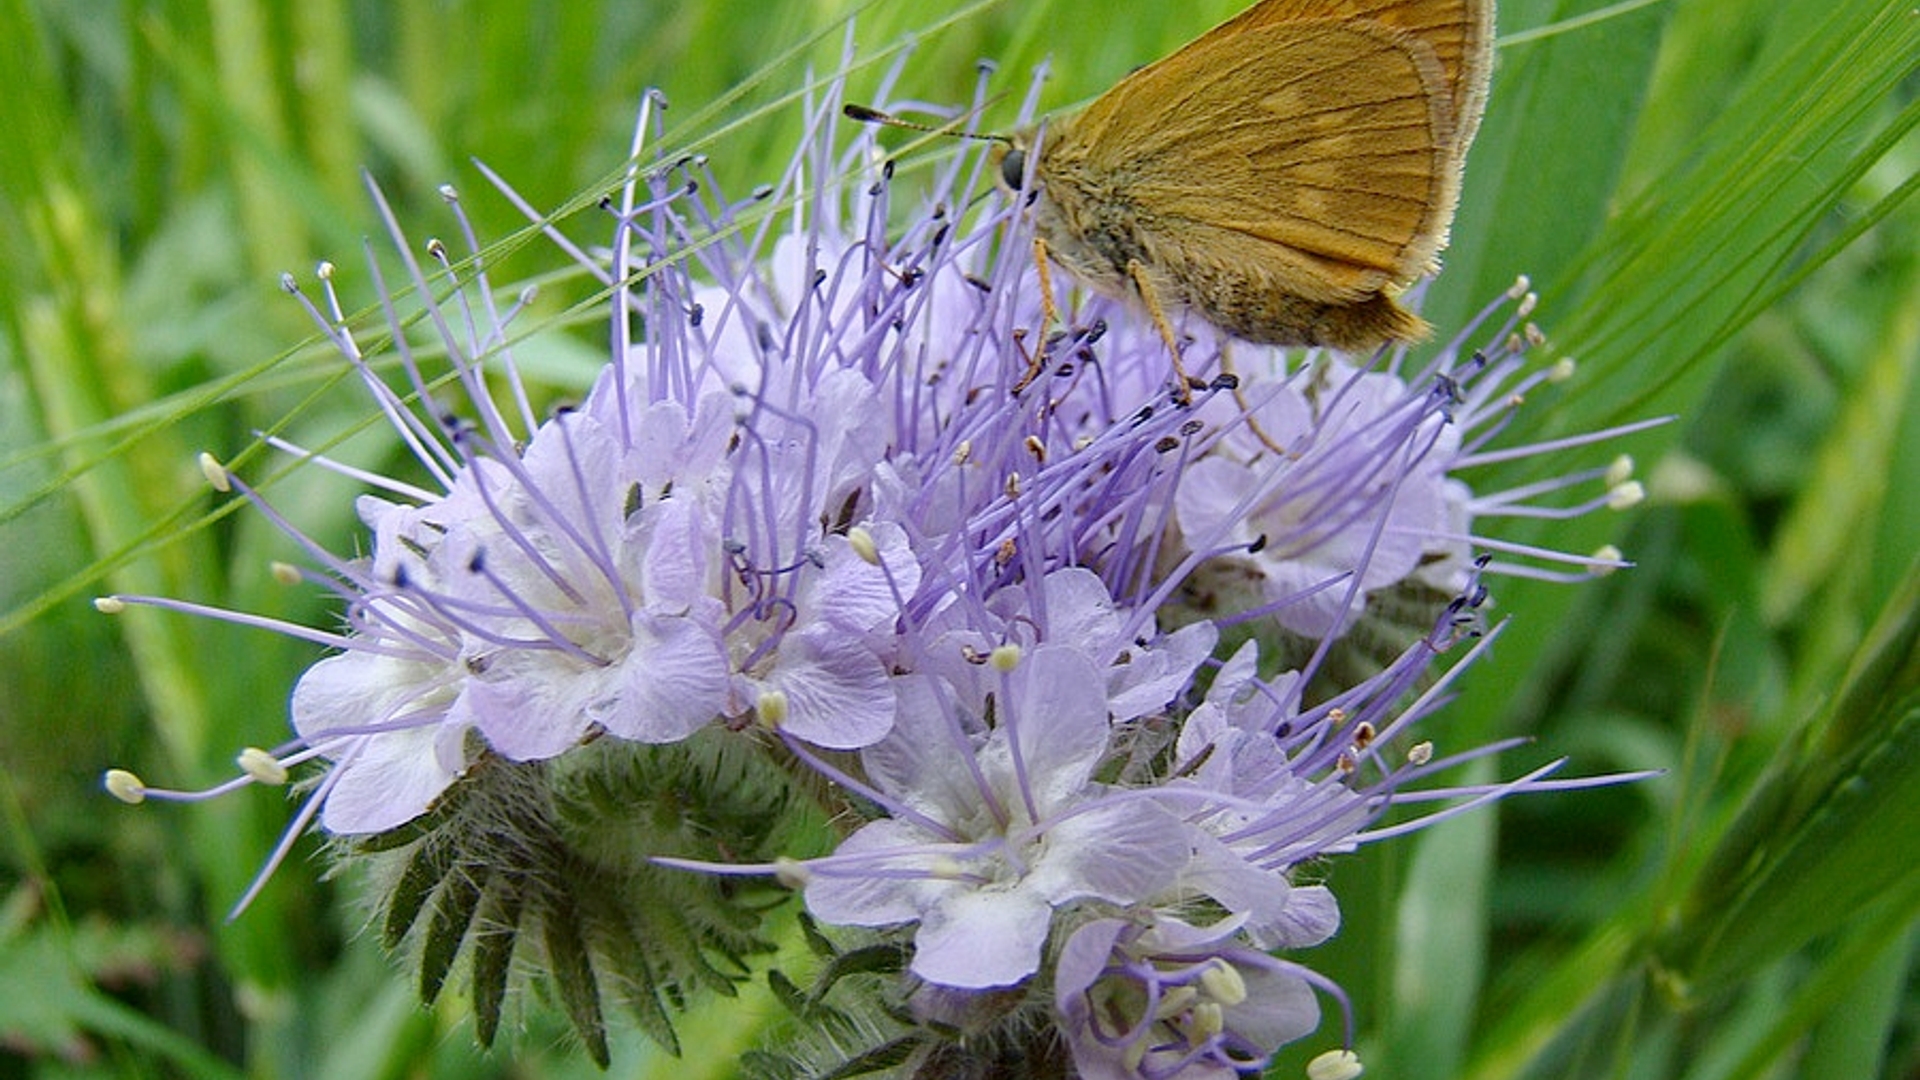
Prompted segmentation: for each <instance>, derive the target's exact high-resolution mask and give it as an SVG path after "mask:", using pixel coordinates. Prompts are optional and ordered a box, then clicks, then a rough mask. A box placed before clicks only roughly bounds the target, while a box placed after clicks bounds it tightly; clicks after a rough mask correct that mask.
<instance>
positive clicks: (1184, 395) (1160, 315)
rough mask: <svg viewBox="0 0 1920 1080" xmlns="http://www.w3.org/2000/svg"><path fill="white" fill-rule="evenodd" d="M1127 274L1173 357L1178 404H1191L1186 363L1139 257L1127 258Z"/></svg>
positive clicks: (1191, 395) (1191, 398) (1191, 384)
mask: <svg viewBox="0 0 1920 1080" xmlns="http://www.w3.org/2000/svg"><path fill="white" fill-rule="evenodd" d="M1127 276H1128V277H1130V278H1132V279H1133V287H1134V288H1135V289H1136V290H1138V291H1139V293H1140V299H1141V300H1142V301H1143V302H1144V303H1145V304H1146V305H1147V314H1148V315H1151V316H1152V317H1153V325H1154V327H1155V328H1156V329H1158V330H1159V331H1160V340H1161V341H1164V342H1166V345H1167V355H1168V356H1170V357H1172V358H1173V381H1174V393H1175V394H1177V395H1178V396H1179V398H1180V404H1182V405H1187V404H1191V403H1192V401H1193V382H1192V380H1191V379H1189V378H1188V377H1187V368H1186V365H1184V364H1182V363H1181V362H1180V343H1179V342H1177V341H1175V340H1174V336H1173V324H1172V323H1170V322H1168V321H1167V313H1166V310H1165V309H1163V308H1162V307H1161V306H1160V296H1159V294H1158V293H1156V292H1154V289H1153V286H1152V285H1151V284H1148V282H1147V268H1146V266H1144V265H1143V264H1142V263H1141V262H1140V260H1139V259H1128V260H1127Z"/></svg>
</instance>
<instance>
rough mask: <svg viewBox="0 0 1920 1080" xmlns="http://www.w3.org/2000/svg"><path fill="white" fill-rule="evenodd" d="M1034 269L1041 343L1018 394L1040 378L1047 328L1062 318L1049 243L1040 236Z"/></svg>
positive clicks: (1030, 359) (1015, 387) (1017, 387)
mask: <svg viewBox="0 0 1920 1080" xmlns="http://www.w3.org/2000/svg"><path fill="white" fill-rule="evenodd" d="M1033 268H1034V270H1035V271H1036V272H1037V273H1038V274H1039V277H1040V334H1039V338H1040V341H1039V344H1038V345H1037V346H1036V347H1035V348H1034V350H1033V352H1032V353H1031V354H1030V355H1028V357H1027V371H1026V374H1024V375H1022V376H1020V381H1019V382H1017V383H1014V384H1013V392H1014V393H1016V394H1018V393H1019V392H1020V391H1022V390H1025V389H1026V388H1027V387H1028V386H1031V385H1032V384H1033V380H1035V379H1037V378H1039V377H1040V370H1041V369H1042V368H1043V367H1045V366H1046V363H1047V328H1048V327H1050V326H1052V325H1053V323H1054V320H1055V319H1058V318H1059V317H1060V308H1059V307H1058V306H1057V305H1056V304H1054V302H1053V270H1052V269H1051V268H1049V267H1048V266H1047V242H1046V241H1045V240H1043V239H1041V238H1040V237H1038V236H1036V237H1034V238H1033Z"/></svg>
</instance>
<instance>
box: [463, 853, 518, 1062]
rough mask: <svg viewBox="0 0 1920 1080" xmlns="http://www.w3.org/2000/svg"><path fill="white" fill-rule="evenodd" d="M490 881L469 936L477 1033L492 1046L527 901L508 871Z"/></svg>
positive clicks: (475, 1036)
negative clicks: (524, 902) (523, 898)
mask: <svg viewBox="0 0 1920 1080" xmlns="http://www.w3.org/2000/svg"><path fill="white" fill-rule="evenodd" d="M487 884H488V888H487V889H486V891H485V892H484V893H482V894H481V897H480V910H479V911H478V913H477V914H476V915H475V917H474V924H475V925H474V929H473V932H472V934H471V935H469V936H470V938H471V939H472V942H473V960H472V967H471V978H472V980H473V986H472V989H471V994H472V996H473V1033H474V1038H475V1039H476V1040H478V1041H479V1043H480V1045H481V1046H488V1047H490V1046H492V1045H493V1037H494V1035H495V1034H496V1033H497V1032H498V1031H499V1030H500V1012H501V1010H502V1009H503V1008H504V1007H505V1005H506V1000H507V980H508V976H509V975H510V974H511V973H512V970H513V945H514V942H515V941H517V940H519V937H520V933H519V927H520V916H521V913H522V911H523V910H524V904H523V901H522V897H521V893H520V887H519V885H518V884H517V883H515V882H514V881H512V880H511V879H510V878H509V877H508V876H507V875H505V874H496V875H494V876H493V877H492V878H491V879H490V880H489V881H488V883H487Z"/></svg>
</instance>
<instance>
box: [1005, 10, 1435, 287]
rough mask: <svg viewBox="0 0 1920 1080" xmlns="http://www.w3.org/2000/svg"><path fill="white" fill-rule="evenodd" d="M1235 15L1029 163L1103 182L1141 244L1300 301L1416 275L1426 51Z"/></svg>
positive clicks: (1424, 263) (1398, 39)
mask: <svg viewBox="0 0 1920 1080" xmlns="http://www.w3.org/2000/svg"><path fill="white" fill-rule="evenodd" d="M1270 2H1278V0H1270ZM1265 6H1266V5H1262V6H1261V7H1256V8H1254V9H1252V11H1251V12H1250V13H1249V14H1252V13H1254V12H1260V11H1262V10H1263V8H1264V7H1265ZM1246 20H1247V16H1245V15H1243V16H1242V17H1241V18H1240V19H1237V20H1235V21H1234V22H1231V23H1228V24H1226V25H1225V26H1223V27H1221V28H1218V29H1216V30H1214V31H1213V32H1211V33H1209V34H1207V35H1205V36H1204V37H1202V38H1200V39H1199V40H1197V41H1195V42H1194V43H1192V44H1191V45H1188V46H1187V47H1186V48H1184V49H1182V50H1180V51H1179V52H1177V53H1175V54H1173V55H1172V56H1170V57H1168V58H1166V59H1165V60H1161V61H1159V62H1157V63H1155V64H1152V65H1149V66H1148V67H1146V68H1142V69H1141V70H1139V71H1136V72H1134V73H1133V74H1132V75H1130V76H1128V77H1127V78H1126V79H1124V80H1122V81H1121V82H1120V83H1119V84H1118V85H1116V86H1115V87H1114V88H1113V89H1112V90H1110V91H1108V92H1107V93H1106V94H1104V95H1102V96H1101V97H1100V98H1099V99H1098V100H1096V101H1094V102H1093V103H1092V104H1091V105H1089V106H1088V107H1087V109H1086V110H1085V111H1084V112H1082V113H1081V114H1079V115H1078V116H1075V117H1072V118H1070V119H1069V120H1068V121H1067V122H1065V123H1064V124H1060V125H1058V126H1056V127H1055V128H1052V129H1049V131H1048V133H1047V134H1046V136H1045V139H1046V140H1047V142H1046V144H1045V145H1043V147H1042V153H1043V164H1044V163H1045V160H1046V159H1047V158H1052V157H1055V156H1056V155H1057V156H1058V157H1059V158H1060V159H1061V160H1063V161H1075V162H1082V163H1083V166H1082V170H1081V171H1083V173H1084V174H1085V175H1090V176H1099V177H1107V178H1112V180H1113V182H1114V183H1115V184H1116V185H1117V186H1119V187H1121V188H1123V189H1124V190H1125V192H1126V201H1127V202H1128V204H1129V205H1130V206H1132V207H1134V208H1135V210H1136V212H1137V213H1138V214H1139V218H1138V221H1137V227H1138V229H1139V230H1140V231H1141V233H1142V234H1144V235H1143V238H1144V239H1146V240H1148V241H1149V242H1150V243H1152V244H1154V245H1155V246H1164V245H1167V244H1172V245H1175V246H1179V247H1183V248H1196V247H1199V248H1204V249H1206V250H1209V251H1214V252H1217V254H1218V256H1219V257H1221V258H1228V259H1254V260H1257V261H1259V262H1261V263H1263V264H1265V265H1269V266H1273V267H1274V268H1275V269H1283V270H1284V271H1286V272H1287V273H1286V276H1288V277H1289V278H1297V282H1296V284H1297V288H1296V291H1297V292H1299V293H1300V294H1301V295H1303V296H1306V297H1309V298H1311V299H1315V300H1322V301H1326V302H1349V301H1354V300H1358V299H1361V298H1363V297H1364V296H1366V295H1368V294H1369V293H1374V292H1378V291H1379V290H1381V289H1382V288H1383V287H1385V286H1386V285H1387V284H1389V283H1400V282H1405V281H1407V280H1409V279H1411V278H1413V277H1414V276H1416V275H1418V274H1419V273H1421V272H1422V271H1424V270H1425V269H1427V267H1428V265H1429V264H1430V263H1431V261H1432V258H1433V255H1434V253H1435V252H1436V251H1437V250H1438V248H1439V246H1440V243H1441V242H1442V241H1443V240H1444V234H1445V230H1446V222H1447V220H1448V219H1449V218H1450V216H1451V214H1452V209H1453V207H1452V203H1453V198H1452V194H1451V192H1452V188H1453V181H1452V180H1451V179H1450V178H1449V175H1448V174H1449V173H1450V172H1451V171H1454V169H1455V166H1454V163H1453V151H1452V149H1451V147H1452V140H1453V129H1452V126H1451V124H1452V120H1451V112H1452V109H1451V105H1450V103H1449V101H1448V100H1447V97H1446V94H1445V88H1444V85H1443V80H1444V75H1443V74H1442V71H1441V68H1440V65H1439V63H1438V61H1437V60H1436V58H1435V57H1434V55H1433V52H1432V50H1431V49H1427V48H1426V47H1424V46H1423V45H1421V44H1420V43H1419V42H1418V41H1417V40H1415V39H1412V38H1410V37H1408V36H1407V35H1406V34H1404V33H1403V32H1401V31H1397V30H1393V29H1391V28H1388V27H1385V26H1382V25H1381V24H1378V23H1370V22H1367V21H1365V20H1362V21H1360V22H1359V23H1354V24H1349V23H1341V22H1331V21H1324V20H1313V21H1307V22H1257V23H1248V22H1247V21H1246ZM1229 31H1231V32H1229ZM1043 172H1044V170H1043ZM1043 180H1045V181H1046V182H1047V183H1048V184H1050V185H1055V184H1058V183H1061V182H1063V181H1065V182H1071V178H1068V177H1056V176H1046V175H1043Z"/></svg>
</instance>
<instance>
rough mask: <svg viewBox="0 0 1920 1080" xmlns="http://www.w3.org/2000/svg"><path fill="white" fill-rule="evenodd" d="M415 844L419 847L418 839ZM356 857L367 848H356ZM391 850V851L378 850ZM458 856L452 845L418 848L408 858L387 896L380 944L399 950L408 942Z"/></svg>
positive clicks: (420, 846)
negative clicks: (410, 934)
mask: <svg viewBox="0 0 1920 1080" xmlns="http://www.w3.org/2000/svg"><path fill="white" fill-rule="evenodd" d="M416 843H418V841H417V838H416ZM355 850H356V853H359V852H362V851H366V850H369V849H366V848H356V849H355ZM378 850H391V849H378ZM456 857H457V853H456V852H455V850H454V849H453V847H452V846H451V845H446V844H418V846H417V847H415V848H414V849H413V851H412V853H411V854H410V855H408V857H407V865H406V868H405V869H404V870H402V871H401V872H400V877H399V878H398V880H396V881H395V882H394V884H393V887H392V888H391V889H390V890H389V891H388V892H387V895H386V902H385V906H386V918H385V919H383V920H382V922H381V928H380V944H381V945H382V946H384V947H386V948H387V949H389V950H391V949H397V948H399V947H400V943H401V942H402V941H405V940H406V937H407V931H409V930H411V929H413V924H414V922H415V920H417V919H419V917H420V912H421V910H422V909H423V908H425V907H426V904H427V900H428V898H429V897H431V896H432V895H433V890H434V889H435V887H437V886H438V885H439V884H440V882H441V881H442V880H444V879H445V878H446V876H447V872H448V871H449V870H451V869H453V864H454V860H455V858H456Z"/></svg>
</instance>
